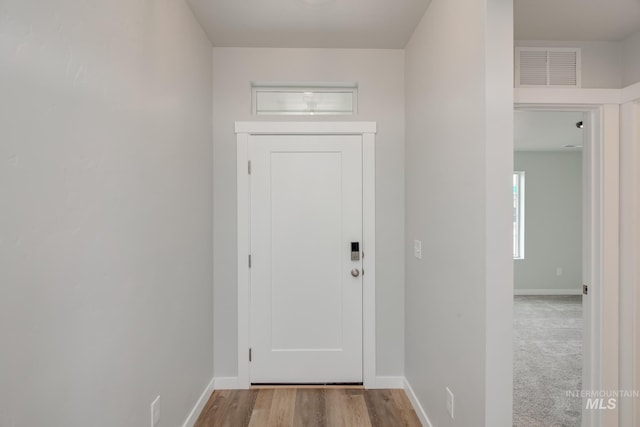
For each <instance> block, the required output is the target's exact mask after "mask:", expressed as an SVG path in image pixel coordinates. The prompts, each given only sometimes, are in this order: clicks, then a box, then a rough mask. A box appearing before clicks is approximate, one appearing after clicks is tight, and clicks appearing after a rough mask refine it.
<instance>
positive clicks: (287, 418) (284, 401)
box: [267, 388, 296, 427]
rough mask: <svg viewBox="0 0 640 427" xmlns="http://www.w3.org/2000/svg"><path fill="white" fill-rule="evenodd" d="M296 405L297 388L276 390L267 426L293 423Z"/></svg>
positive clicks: (288, 425)
mask: <svg viewBox="0 0 640 427" xmlns="http://www.w3.org/2000/svg"><path fill="white" fill-rule="evenodd" d="M295 406H296V389H294V388H290V389H278V390H274V391H273V400H272V402H271V412H270V413H269V420H268V422H267V427H290V426H291V425H292V424H293V414H294V412H295Z"/></svg>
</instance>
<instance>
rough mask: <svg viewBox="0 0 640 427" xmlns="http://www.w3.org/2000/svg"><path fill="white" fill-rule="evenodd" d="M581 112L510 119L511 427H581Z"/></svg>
mask: <svg viewBox="0 0 640 427" xmlns="http://www.w3.org/2000/svg"><path fill="white" fill-rule="evenodd" d="M585 122H588V118H587V117H585V114H584V113H583V112H579V111H578V112H572V111H518V110H517V111H516V114H515V116H514V175H513V176H514V186H513V188H514V193H513V194H514V254H513V258H514V391H513V392H514V407H513V414H514V418H513V425H514V426H517V427H528V426H540V425H574V426H578V425H580V424H581V415H582V414H581V406H582V401H581V395H580V393H579V390H581V389H582V364H583V347H584V346H583V328H584V323H583V316H584V315H583V306H582V291H583V290H582V284H583V283H584V280H583V253H584V251H583V245H582V240H583V239H582V235H583V230H584V228H583V217H584V213H583V188H584V184H583V181H584V180H583V176H584V174H583V155H582V149H583V145H584V141H585V138H586V136H585V130H586V129H585V127H586V124H585Z"/></svg>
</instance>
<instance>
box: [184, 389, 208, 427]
mask: <svg viewBox="0 0 640 427" xmlns="http://www.w3.org/2000/svg"><path fill="white" fill-rule="evenodd" d="M214 383H215V378H212V379H211V381H210V382H209V385H207V387H206V388H205V389H204V391H203V392H202V394H201V395H200V398H199V399H198V401H197V402H196V406H194V407H193V409H192V410H191V412H190V413H189V416H188V417H187V419H186V420H185V422H184V424H182V427H193V426H194V425H195V423H196V421H198V417H199V416H200V413H201V412H202V410H203V409H204V405H206V404H207V401H208V400H209V397H211V393H213V390H214Z"/></svg>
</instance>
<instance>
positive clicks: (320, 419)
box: [293, 389, 327, 427]
mask: <svg viewBox="0 0 640 427" xmlns="http://www.w3.org/2000/svg"><path fill="white" fill-rule="evenodd" d="M325 414H326V405H325V391H324V390H322V389H303V390H298V391H297V393H296V406H295V413H294V416H293V425H294V427H325V426H326V425H327V424H326V415H325Z"/></svg>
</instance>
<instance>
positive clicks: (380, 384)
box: [374, 377, 404, 389]
mask: <svg viewBox="0 0 640 427" xmlns="http://www.w3.org/2000/svg"><path fill="white" fill-rule="evenodd" d="M374 388H377V389H385V388H404V377H376V382H375V387H374Z"/></svg>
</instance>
